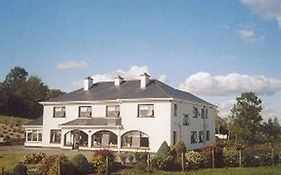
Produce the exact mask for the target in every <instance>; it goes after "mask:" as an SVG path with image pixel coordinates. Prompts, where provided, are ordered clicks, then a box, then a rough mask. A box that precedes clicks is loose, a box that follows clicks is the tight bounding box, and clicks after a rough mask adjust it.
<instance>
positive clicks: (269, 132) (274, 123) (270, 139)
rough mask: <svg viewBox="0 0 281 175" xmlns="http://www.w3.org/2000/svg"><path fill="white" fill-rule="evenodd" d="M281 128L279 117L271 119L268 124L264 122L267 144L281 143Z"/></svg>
mask: <svg viewBox="0 0 281 175" xmlns="http://www.w3.org/2000/svg"><path fill="white" fill-rule="evenodd" d="M280 132H281V127H280V124H279V121H278V119H277V117H274V119H273V120H272V118H269V119H268V121H267V122H263V134H264V136H265V141H266V142H267V143H272V144H273V143H274V142H278V141H280V135H281V134H280Z"/></svg>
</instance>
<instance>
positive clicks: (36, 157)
mask: <svg viewBox="0 0 281 175" xmlns="http://www.w3.org/2000/svg"><path fill="white" fill-rule="evenodd" d="M45 157H47V155H46V154H45V153H31V154H27V155H25V156H24V157H23V160H21V163H24V164H37V163H39V162H40V161H41V160H42V159H43V158H45Z"/></svg>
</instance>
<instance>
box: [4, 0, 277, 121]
mask: <svg viewBox="0 0 281 175" xmlns="http://www.w3.org/2000/svg"><path fill="white" fill-rule="evenodd" d="M16 65H19V66H22V67H24V68H25V69H26V70H27V71H28V72H29V73H30V74H32V75H37V76H39V77H41V78H42V80H43V81H44V82H45V83H46V84H47V85H49V87H51V88H59V89H62V90H64V91H71V90H74V89H76V88H79V87H81V85H82V82H81V81H82V79H83V78H84V77H86V76H93V77H94V79H95V81H99V80H110V79H111V78H112V77H113V76H115V75H117V74H119V75H122V76H124V77H125V78H127V79H135V78H138V75H139V74H140V73H142V72H144V71H145V72H148V73H150V74H151V75H152V78H156V79H159V80H161V81H164V82H166V83H168V84H169V85H171V86H173V87H176V88H179V89H182V90H186V91H189V92H192V93H194V94H196V95H198V96H200V97H202V98H204V99H207V100H209V101H210V102H212V103H214V104H216V105H218V106H219V110H220V114H221V115H227V114H228V113H229V109H230V108H231V107H232V105H233V103H234V102H235V98H236V97H237V96H239V95H240V94H241V92H244V91H254V92H256V93H257V94H258V95H259V96H260V97H261V98H262V99H263V105H264V111H263V114H264V118H268V117H273V116H277V117H279V119H281V0H231V1H226V0H216V1H208V0H206V1H198V0H188V1H186V0H173V1H170V0H154V1H150V0H139V1H130V0H127V1H125V0H120V1H116V0H107V1H94V0H93V1H76V0H61V1H37V0H28V1H27V0H18V1H17V0H15V1H10V0H2V1H0V79H1V81H2V80H3V79H4V78H5V75H6V74H7V72H8V71H9V70H10V69H11V68H12V67H14V66H16Z"/></svg>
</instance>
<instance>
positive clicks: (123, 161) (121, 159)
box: [119, 153, 128, 164]
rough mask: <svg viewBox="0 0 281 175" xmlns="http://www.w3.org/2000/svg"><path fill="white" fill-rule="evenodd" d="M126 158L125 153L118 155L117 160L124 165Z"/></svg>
mask: <svg viewBox="0 0 281 175" xmlns="http://www.w3.org/2000/svg"><path fill="white" fill-rule="evenodd" d="M127 157H128V155H127V153H120V154H119V158H120V161H121V163H122V164H125V163H126V160H127Z"/></svg>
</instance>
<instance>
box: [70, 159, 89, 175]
mask: <svg viewBox="0 0 281 175" xmlns="http://www.w3.org/2000/svg"><path fill="white" fill-rule="evenodd" d="M71 163H72V164H73V166H74V167H75V169H76V171H77V173H79V174H81V175H83V174H87V173H88V172H89V169H90V166H89V163H88V160H87V158H86V157H85V156H84V155H83V154H77V155H75V156H73V157H72V159H71Z"/></svg>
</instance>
